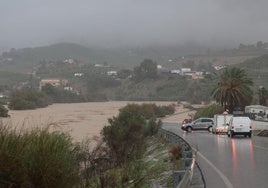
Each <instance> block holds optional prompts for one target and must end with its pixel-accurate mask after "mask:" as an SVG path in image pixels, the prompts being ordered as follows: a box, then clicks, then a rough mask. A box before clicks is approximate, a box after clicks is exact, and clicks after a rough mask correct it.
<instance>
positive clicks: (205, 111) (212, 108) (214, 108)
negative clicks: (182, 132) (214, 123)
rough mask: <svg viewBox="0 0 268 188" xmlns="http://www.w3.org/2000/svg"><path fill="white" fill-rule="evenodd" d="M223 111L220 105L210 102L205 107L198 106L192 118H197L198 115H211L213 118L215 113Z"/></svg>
mask: <svg viewBox="0 0 268 188" xmlns="http://www.w3.org/2000/svg"><path fill="white" fill-rule="evenodd" d="M222 112H223V108H222V106H220V105H218V104H212V105H209V106H207V107H205V108H200V109H198V110H197V112H196V114H195V116H194V118H195V119H198V118H200V117H211V118H213V117H214V115H215V114H221V113H222Z"/></svg>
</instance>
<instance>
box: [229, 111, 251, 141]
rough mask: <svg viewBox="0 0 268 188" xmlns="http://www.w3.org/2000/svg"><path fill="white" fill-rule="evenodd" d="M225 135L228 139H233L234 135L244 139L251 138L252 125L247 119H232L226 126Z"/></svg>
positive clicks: (239, 117)
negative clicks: (241, 136)
mask: <svg viewBox="0 0 268 188" xmlns="http://www.w3.org/2000/svg"><path fill="white" fill-rule="evenodd" d="M227 134H228V137H233V136H234V135H244V136H245V137H246V136H248V137H251V134H252V124H251V120H250V119H249V117H241V116H238V117H232V118H231V119H230V122H229V124H228V130H227Z"/></svg>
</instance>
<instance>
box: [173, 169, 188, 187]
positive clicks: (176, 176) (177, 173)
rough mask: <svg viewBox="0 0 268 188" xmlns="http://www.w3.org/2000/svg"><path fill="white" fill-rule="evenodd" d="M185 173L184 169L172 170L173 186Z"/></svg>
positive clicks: (176, 184)
mask: <svg viewBox="0 0 268 188" xmlns="http://www.w3.org/2000/svg"><path fill="white" fill-rule="evenodd" d="M184 174H185V171H184V170H178V171H174V172H173V188H176V187H177V186H178V185H179V183H180V181H181V180H182V178H183V176H184Z"/></svg>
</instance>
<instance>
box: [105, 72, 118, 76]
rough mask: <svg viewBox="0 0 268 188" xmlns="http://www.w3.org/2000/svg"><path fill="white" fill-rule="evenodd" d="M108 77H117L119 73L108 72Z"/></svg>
mask: <svg viewBox="0 0 268 188" xmlns="http://www.w3.org/2000/svg"><path fill="white" fill-rule="evenodd" d="M107 75H108V76H117V71H108V72H107Z"/></svg>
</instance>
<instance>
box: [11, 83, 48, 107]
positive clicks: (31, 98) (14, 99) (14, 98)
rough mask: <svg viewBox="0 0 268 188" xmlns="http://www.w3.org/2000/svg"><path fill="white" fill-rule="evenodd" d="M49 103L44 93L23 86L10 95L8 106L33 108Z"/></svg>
mask: <svg viewBox="0 0 268 188" xmlns="http://www.w3.org/2000/svg"><path fill="white" fill-rule="evenodd" d="M49 104H50V102H49V100H48V97H47V96H46V95H45V94H44V93H42V92H39V91H34V90H32V89H29V88H24V89H22V90H19V91H16V92H14V93H13V94H12V95H11V97H10V103H9V108H10V109H13V110H24V109H35V108H41V107H46V106H48V105H49Z"/></svg>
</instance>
